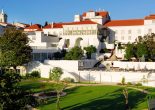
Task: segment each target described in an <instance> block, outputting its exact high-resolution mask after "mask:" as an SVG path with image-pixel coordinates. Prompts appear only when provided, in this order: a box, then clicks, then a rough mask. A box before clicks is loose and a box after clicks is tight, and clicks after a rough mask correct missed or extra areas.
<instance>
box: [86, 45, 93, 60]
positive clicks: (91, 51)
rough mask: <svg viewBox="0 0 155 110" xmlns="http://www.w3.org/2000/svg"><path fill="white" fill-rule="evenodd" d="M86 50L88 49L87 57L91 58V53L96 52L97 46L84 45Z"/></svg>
mask: <svg viewBox="0 0 155 110" xmlns="http://www.w3.org/2000/svg"><path fill="white" fill-rule="evenodd" d="M84 50H85V51H86V55H87V58H88V59H91V54H92V53H95V52H96V47H94V46H93V45H90V46H88V47H84Z"/></svg>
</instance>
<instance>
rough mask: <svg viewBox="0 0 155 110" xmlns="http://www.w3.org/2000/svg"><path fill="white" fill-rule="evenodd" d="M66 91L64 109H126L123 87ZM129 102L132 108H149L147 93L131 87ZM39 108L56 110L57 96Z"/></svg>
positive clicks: (62, 104)
mask: <svg viewBox="0 0 155 110" xmlns="http://www.w3.org/2000/svg"><path fill="white" fill-rule="evenodd" d="M66 92H67V93H68V95H67V96H65V97H63V98H62V99H61V107H62V108H63V110H124V96H123V95H122V87H117V86H87V87H76V88H73V89H70V90H67V91H66ZM129 104H130V107H131V108H132V110H142V109H145V108H147V101H146V95H145V94H143V93H141V92H139V91H136V90H131V89H130V90H129ZM39 109H40V110H55V98H53V99H51V100H50V101H49V102H48V103H47V104H46V105H42V106H40V107H39Z"/></svg>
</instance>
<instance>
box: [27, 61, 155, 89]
mask: <svg viewBox="0 0 155 110" xmlns="http://www.w3.org/2000/svg"><path fill="white" fill-rule="evenodd" d="M106 63H107V62H106ZM108 63H110V62H108ZM113 63H114V65H113V66H114V67H117V66H122V67H123V66H124V67H125V65H126V64H128V65H129V66H130V65H131V66H133V65H136V64H140V66H142V65H145V66H146V67H147V68H154V64H155V63H154V62H144V63H143V62H142V64H141V63H139V62H121V63H122V64H121V63H120V62H113ZM53 67H60V68H62V70H63V72H64V74H63V76H62V79H63V78H65V77H71V78H74V79H75V80H76V81H79V80H80V81H88V82H89V81H90V82H100V83H103V82H112V83H120V82H121V81H122V78H123V77H124V78H125V81H126V82H139V81H142V79H144V78H145V79H148V80H149V82H148V83H147V84H144V85H148V86H154V87H155V81H154V80H155V73H150V72H140V71H138V72H133V71H128V72H125V71H124V72H123V71H119V72H115V71H110V72H108V71H102V70H101V71H95V70H93V71H90V70H85V71H79V70H78V61H67V60H46V61H45V62H44V63H40V62H33V63H31V64H29V66H28V67H27V71H28V72H32V71H34V70H38V71H39V72H40V73H41V77H43V78H49V72H50V70H52V69H53Z"/></svg>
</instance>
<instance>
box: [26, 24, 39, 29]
mask: <svg viewBox="0 0 155 110" xmlns="http://www.w3.org/2000/svg"><path fill="white" fill-rule="evenodd" d="M25 29H37V30H38V29H41V25H40V24H34V25H31V26H29V27H27V28H25Z"/></svg>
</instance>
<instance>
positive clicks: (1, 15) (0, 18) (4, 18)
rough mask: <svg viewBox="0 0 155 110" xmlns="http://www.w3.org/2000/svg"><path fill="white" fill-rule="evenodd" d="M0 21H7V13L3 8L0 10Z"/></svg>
mask: <svg viewBox="0 0 155 110" xmlns="http://www.w3.org/2000/svg"><path fill="white" fill-rule="evenodd" d="M0 22H3V23H7V14H5V13H4V11H3V10H2V11H1V12H0Z"/></svg>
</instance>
